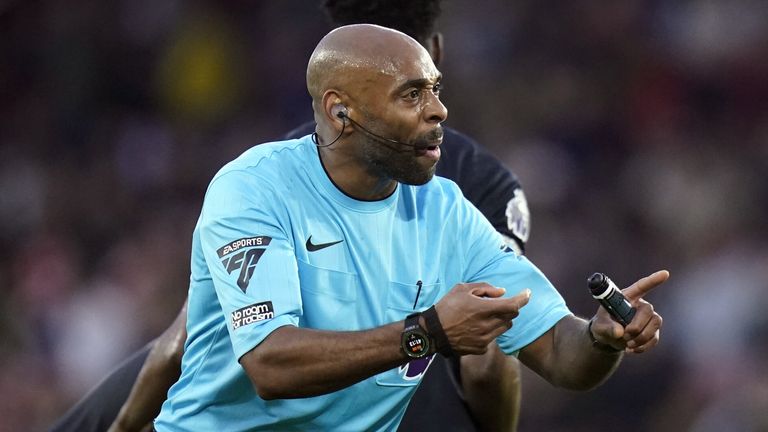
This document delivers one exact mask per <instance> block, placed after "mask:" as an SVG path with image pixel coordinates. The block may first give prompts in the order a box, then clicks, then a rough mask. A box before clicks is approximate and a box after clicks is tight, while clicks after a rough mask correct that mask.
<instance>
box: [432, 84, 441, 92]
mask: <svg viewBox="0 0 768 432" xmlns="http://www.w3.org/2000/svg"><path fill="white" fill-rule="evenodd" d="M442 89H443V85H442V84H441V83H437V84H435V85H433V86H432V93H434V94H436V95H439V94H440V90H442Z"/></svg>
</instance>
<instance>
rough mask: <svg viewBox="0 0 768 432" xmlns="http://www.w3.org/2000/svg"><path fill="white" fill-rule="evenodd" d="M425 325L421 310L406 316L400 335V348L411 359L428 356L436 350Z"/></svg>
mask: <svg viewBox="0 0 768 432" xmlns="http://www.w3.org/2000/svg"><path fill="white" fill-rule="evenodd" d="M424 325H425V320H424V317H423V316H422V315H421V313H419V312H417V313H413V314H411V315H408V316H407V317H406V318H405V322H404V324H403V332H402V333H401V335H400V350H401V352H403V353H404V354H405V355H406V357H408V358H410V359H419V358H422V357H426V356H428V355H429V354H432V353H433V352H434V343H433V341H432V339H431V338H430V337H429V333H428V332H427V330H425V329H424Z"/></svg>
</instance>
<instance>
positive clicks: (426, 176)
mask: <svg viewBox="0 0 768 432" xmlns="http://www.w3.org/2000/svg"><path fill="white" fill-rule="evenodd" d="M434 176H435V167H434V166H433V167H432V168H430V169H429V170H427V171H422V172H410V173H408V174H406V175H403V176H401V178H399V179H396V180H397V181H398V182H400V183H403V184H407V185H411V186H421V185H424V184H427V183H429V181H430V180H432V178H433V177H434Z"/></svg>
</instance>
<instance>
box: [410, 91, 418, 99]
mask: <svg viewBox="0 0 768 432" xmlns="http://www.w3.org/2000/svg"><path fill="white" fill-rule="evenodd" d="M419 93H420V92H419V91H418V90H411V91H410V92H409V93H408V97H409V98H411V99H418V98H419Z"/></svg>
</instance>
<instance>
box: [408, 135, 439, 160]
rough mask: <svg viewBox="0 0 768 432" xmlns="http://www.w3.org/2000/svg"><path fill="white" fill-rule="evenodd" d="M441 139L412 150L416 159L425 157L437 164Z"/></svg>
mask: <svg viewBox="0 0 768 432" xmlns="http://www.w3.org/2000/svg"><path fill="white" fill-rule="evenodd" d="M441 143H442V139H440V140H439V141H437V142H435V143H428V144H429V145H427V146H423V147H419V148H416V149H414V150H415V152H416V156H417V157H426V158H427V159H431V160H433V161H435V162H437V161H438V160H439V159H440V154H441V152H440V144H441Z"/></svg>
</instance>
